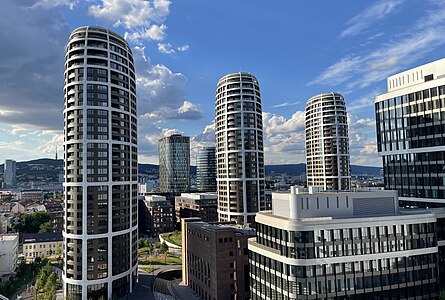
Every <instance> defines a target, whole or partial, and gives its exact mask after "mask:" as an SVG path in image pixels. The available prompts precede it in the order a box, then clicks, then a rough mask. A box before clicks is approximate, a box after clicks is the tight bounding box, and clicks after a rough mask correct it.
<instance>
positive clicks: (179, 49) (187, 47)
mask: <svg viewBox="0 0 445 300" xmlns="http://www.w3.org/2000/svg"><path fill="white" fill-rule="evenodd" d="M176 49H178V51H179V52H185V51H188V50H189V49H190V46H189V45H182V46H180V47H177V48H176Z"/></svg>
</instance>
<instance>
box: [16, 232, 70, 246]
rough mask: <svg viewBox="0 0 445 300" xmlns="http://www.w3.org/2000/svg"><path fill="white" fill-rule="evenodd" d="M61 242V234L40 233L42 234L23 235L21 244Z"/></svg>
mask: <svg viewBox="0 0 445 300" xmlns="http://www.w3.org/2000/svg"><path fill="white" fill-rule="evenodd" d="M61 241H63V236H62V233H61V232H42V233H24V234H23V244H27V243H47V242H61Z"/></svg>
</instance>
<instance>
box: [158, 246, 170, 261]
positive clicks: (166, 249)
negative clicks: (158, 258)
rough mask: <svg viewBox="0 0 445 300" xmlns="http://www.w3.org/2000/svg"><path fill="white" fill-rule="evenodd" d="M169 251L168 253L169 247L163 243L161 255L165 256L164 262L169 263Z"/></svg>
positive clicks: (160, 249)
mask: <svg viewBox="0 0 445 300" xmlns="http://www.w3.org/2000/svg"><path fill="white" fill-rule="evenodd" d="M167 251H168V246H167V244H166V243H165V242H163V243H162V244H161V246H160V247H159V253H160V254H162V255H164V262H165V263H167Z"/></svg>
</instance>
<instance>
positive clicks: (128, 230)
mask: <svg viewBox="0 0 445 300" xmlns="http://www.w3.org/2000/svg"><path fill="white" fill-rule="evenodd" d="M64 79H65V87H64V99H65V105H64V111H63V114H64V172H65V174H64V184H63V188H64V195H65V226H64V231H63V237H64V245H65V248H64V266H63V283H64V286H63V289H64V294H65V297H66V298H67V299H115V298H120V297H122V296H124V295H128V294H129V293H131V292H132V290H133V288H134V285H135V284H136V279H137V239H138V231H137V228H138V221H137V179H138V169H137V165H138V162H137V115H136V83H135V71H134V62H133V55H132V53H131V49H130V46H129V45H128V44H127V42H126V41H125V40H124V39H123V38H122V37H121V36H119V35H118V34H116V33H114V32H112V31H110V30H108V29H106V28H102V27H95V26H87V27H80V28H77V29H75V30H74V31H73V32H72V34H71V35H70V37H69V40H68V44H67V47H66V56H65V72H64Z"/></svg>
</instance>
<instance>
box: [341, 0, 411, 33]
mask: <svg viewBox="0 0 445 300" xmlns="http://www.w3.org/2000/svg"><path fill="white" fill-rule="evenodd" d="M403 2H404V1H403V0H391V1H388V0H383V1H379V2H377V3H374V4H373V5H372V6H370V7H368V8H366V9H365V10H364V11H362V12H361V13H360V14H358V15H357V16H355V17H354V18H352V19H351V20H349V21H348V22H347V23H346V25H348V26H349V27H348V28H346V29H345V30H344V31H343V32H342V33H341V35H340V36H341V37H345V36H353V35H357V34H359V33H361V32H363V30H365V29H367V28H369V27H370V26H371V25H372V24H374V23H377V22H379V21H381V20H382V19H384V18H385V17H387V16H388V15H390V14H391V13H392V12H394V10H395V9H396V8H397V7H398V6H400V5H401V4H402V3H403Z"/></svg>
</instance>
